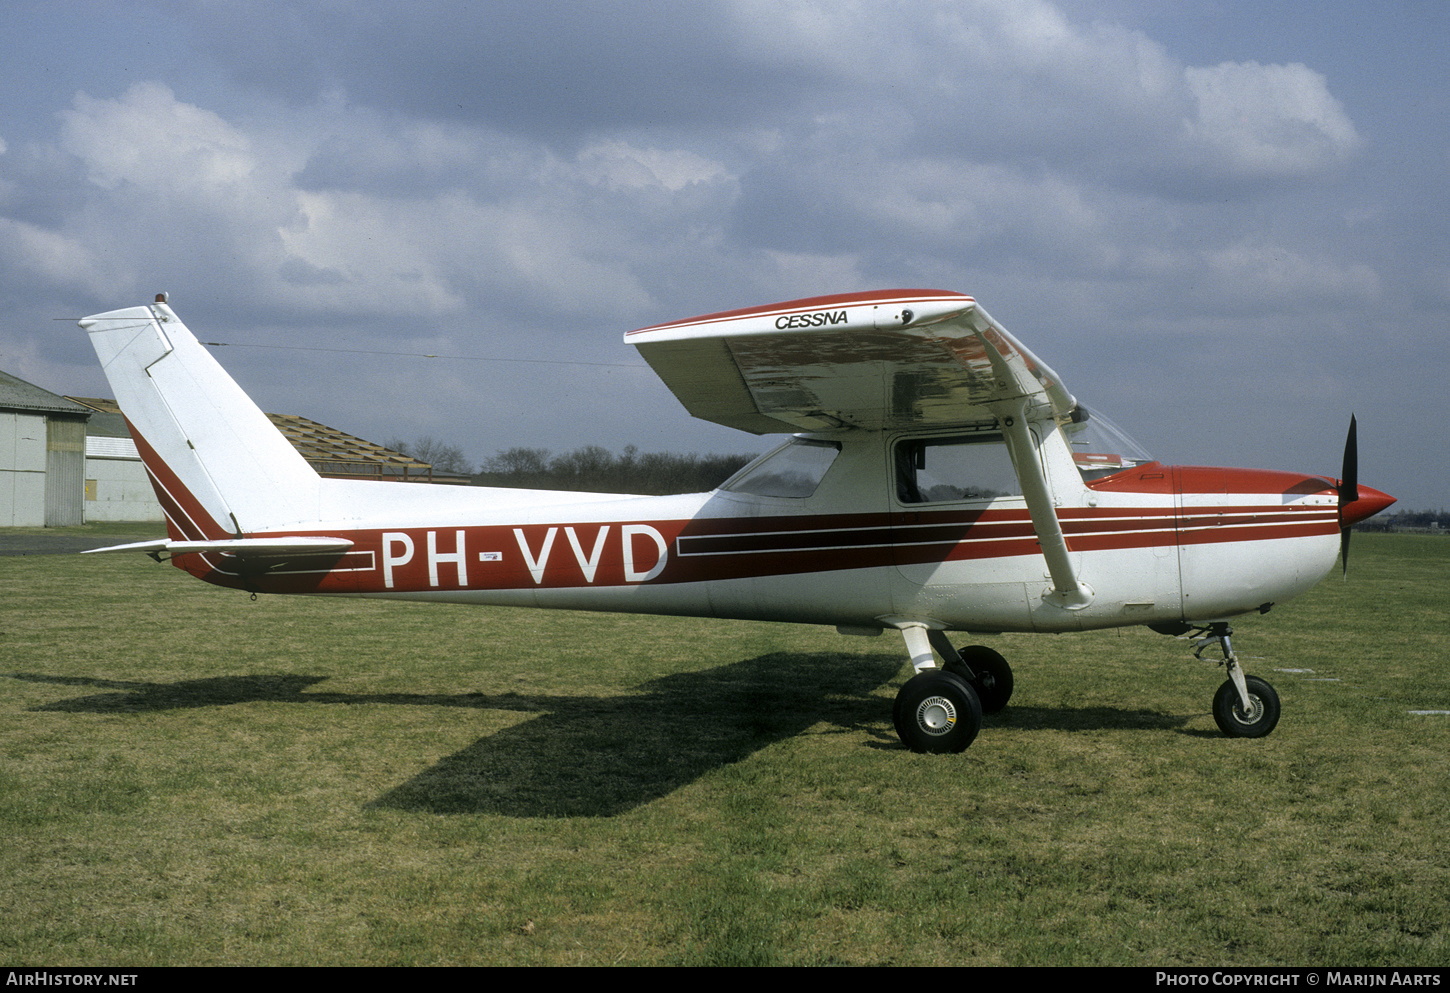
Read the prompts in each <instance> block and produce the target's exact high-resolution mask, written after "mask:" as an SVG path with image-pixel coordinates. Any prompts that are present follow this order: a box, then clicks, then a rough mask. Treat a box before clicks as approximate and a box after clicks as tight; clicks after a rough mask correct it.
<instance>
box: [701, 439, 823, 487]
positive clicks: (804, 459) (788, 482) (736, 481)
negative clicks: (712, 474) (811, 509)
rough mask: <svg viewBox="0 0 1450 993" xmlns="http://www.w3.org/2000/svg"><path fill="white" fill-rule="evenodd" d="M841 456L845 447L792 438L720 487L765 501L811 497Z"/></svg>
mask: <svg viewBox="0 0 1450 993" xmlns="http://www.w3.org/2000/svg"><path fill="white" fill-rule="evenodd" d="M839 454H841V443H840V442H837V441H816V440H814V439H811V438H792V439H791V440H790V441H789V442H788V443H787V444H786V445H784V446H782V447H781V448H777V449H776V450H775V451H773V452H770V453H768V454H767V455H765V456H764V457H762V458H761V459H760V460H759V461H757V462H755V463H753V464H751V465H748V466H746V467H745V468H744V469H742V470H740V472H739V473H738V474H737V475H736V476H735V477H734V478H732V479H729V480H726V482H725V485H724V486H722V487H720V488H721V489H723V490H728V491H729V492H731V493H749V494H751V495H752V496H765V497H796V498H803V497H808V496H810V495H811V494H813V493H815V492H816V487H818V486H820V485H821V480H822V479H824V478H825V476H826V470H827V469H829V468H830V467H831V463H832V462H834V461H836V456H837V455H839Z"/></svg>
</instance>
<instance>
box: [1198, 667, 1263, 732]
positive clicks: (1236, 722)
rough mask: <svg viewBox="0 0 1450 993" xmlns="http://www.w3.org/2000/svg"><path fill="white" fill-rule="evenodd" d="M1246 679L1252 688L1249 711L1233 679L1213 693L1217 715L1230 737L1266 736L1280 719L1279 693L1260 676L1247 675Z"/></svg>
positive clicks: (1214, 717) (1214, 708) (1221, 727)
mask: <svg viewBox="0 0 1450 993" xmlns="http://www.w3.org/2000/svg"><path fill="white" fill-rule="evenodd" d="M1244 682H1245V684H1246V685H1247V687H1248V691H1249V704H1250V708H1249V711H1248V713H1245V712H1244V705H1243V703H1242V702H1240V700H1239V691H1238V689H1237V688H1236V687H1235V686H1234V684H1233V680H1232V679H1230V680H1227V681H1225V682H1224V684H1223V685H1222V686H1220V687H1219V688H1218V692H1217V693H1215V694H1214V695H1213V719H1214V720H1215V721H1217V722H1218V729H1219V730H1220V731H1222V732H1223V733H1224V734H1226V735H1227V736H1228V737H1230V738H1262V737H1264V735H1266V734H1268V733H1269V732H1270V731H1272V730H1274V727H1275V725H1277V724H1278V723H1279V694H1277V693H1275V692H1274V688H1273V687H1272V686H1270V685H1269V684H1268V683H1266V682H1264V681H1263V680H1262V679H1260V678H1259V677H1257V676H1247V677H1245V678H1244Z"/></svg>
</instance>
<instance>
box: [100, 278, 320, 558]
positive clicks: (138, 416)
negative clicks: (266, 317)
mask: <svg viewBox="0 0 1450 993" xmlns="http://www.w3.org/2000/svg"><path fill="white" fill-rule="evenodd" d="M80 325H81V327H83V328H85V329H86V331H88V332H89V333H90V336H91V344H92V346H94V348H95V350H96V355H97V356H98V357H99V358H100V360H101V366H102V368H103V369H104V370H105V373H106V379H108V380H109V381H110V384H111V389H112V390H114V391H115V394H116V402H117V403H118V404H120V406H121V412H122V413H123V414H125V416H126V420H127V422H128V423H129V425H130V428H131V435H132V437H133V438H135V440H136V447H137V448H138V449H139V450H140V452H141V459H142V461H143V462H145V464H146V469H147V472H149V473H150V475H151V485H152V486H153V487H154V488H155V490H156V496H157V498H158V499H159V500H160V501H161V506H162V508H163V509H164V510H165V512H166V517H167V520H168V521H169V522H170V528H171V531H172V537H173V538H176V539H186V540H191V541H205V540H211V541H215V540H219V539H224V538H227V537H240V536H241V535H243V534H246V533H252V532H256V531H273V530H277V529H279V528H289V527H293V528H295V527H297V526H298V525H304V526H305V525H306V524H308V523H309V522H314V521H316V520H317V515H318V500H319V495H320V490H321V485H320V484H321V481H320V480H319V478H318V476H317V473H316V472H314V471H313V470H312V467H311V466H309V465H308V464H307V462H306V461H305V460H304V459H303V458H302V456H301V455H299V454H298V453H297V450H296V449H295V448H293V447H292V445H291V443H290V442H288V441H287V439H286V438H284V437H282V434H281V432H279V431H278V430H277V429H276V427H274V426H273V424H272V422H271V421H270V420H268V418H267V415H266V414H264V413H262V411H261V410H260V409H258V407H257V405H256V404H254V403H253V402H252V401H251V399H250V398H249V397H248V396H247V395H246V394H245V393H243V392H242V388H241V387H240V386H238V385H237V384H236V382H235V381H234V380H233V379H232V378H231V377H230V376H228V375H227V373H226V371H225V370H223V369H222V367H221V366H220V365H218V364H217V361H216V360H215V359H214V358H212V357H211V354H210V353H209V352H208V351H207V350H206V349H205V348H203V347H202V345H201V343H200V342H198V341H197V340H196V338H195V336H194V335H192V333H191V332H190V331H188V330H187V329H186V325H184V324H182V323H181V321H180V320H179V319H178V318H177V316H176V314H175V313H174V312H173V311H172V310H171V308H170V307H169V306H167V305H166V304H165V303H162V302H159V300H158V302H157V303H155V304H153V305H151V306H149V307H131V308H129V309H127V310H114V311H111V312H110V313H107V314H97V315H96V316H94V317H87V318H85V319H84V320H82V321H81V322H80Z"/></svg>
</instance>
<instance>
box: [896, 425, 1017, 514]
mask: <svg viewBox="0 0 1450 993" xmlns="http://www.w3.org/2000/svg"><path fill="white" fill-rule="evenodd" d="M893 462H894V464H895V472H896V499H897V500H898V501H899V502H901V503H909V504H910V503H945V502H949V501H962V500H990V499H992V498H994V497H1003V496H1020V495H1021V493H1022V488H1021V487H1020V486H1018V485H1017V473H1016V471H1015V470H1014V469H1013V468H1012V458H1011V456H1009V455H1008V454H1007V446H1006V445H1005V444H1004V443H1003V441H1002V436H1001V435H1000V434H995V433H984V434H980V435H970V436H961V437H950V438H908V439H905V440H902V441H898V442H897V443H896V448H895V452H894V455H893Z"/></svg>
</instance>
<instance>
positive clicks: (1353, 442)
mask: <svg viewBox="0 0 1450 993" xmlns="http://www.w3.org/2000/svg"><path fill="white" fill-rule="evenodd" d="M1338 489H1339V521H1340V528H1339V562H1340V566H1341V568H1342V569H1343V572H1342V573H1341V574H1340V575H1341V578H1344V579H1348V578H1349V533H1350V527H1351V525H1349V524H1346V523H1345V522H1344V508H1345V507H1347V506H1349V505H1350V504H1352V503H1354V501H1356V500H1358V499H1359V438H1358V430H1357V428H1356V425H1355V420H1354V415H1353V414H1350V415H1349V435H1348V437H1346V438H1345V439H1344V465H1343V467H1342V468H1341V469H1340V470H1339V487H1338Z"/></svg>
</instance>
